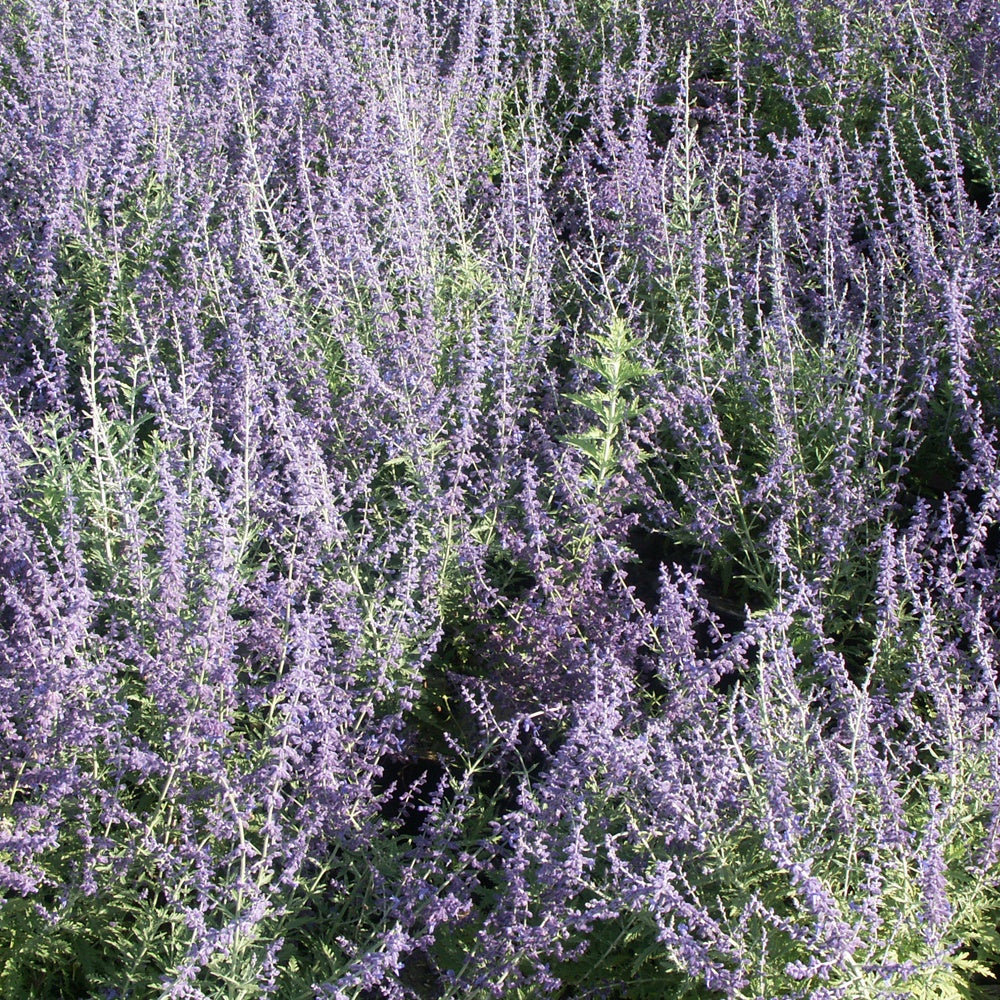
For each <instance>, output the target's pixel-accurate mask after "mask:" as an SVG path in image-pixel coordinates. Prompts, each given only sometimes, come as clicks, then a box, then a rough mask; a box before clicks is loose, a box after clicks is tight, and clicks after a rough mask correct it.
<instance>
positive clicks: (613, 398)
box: [563, 316, 652, 490]
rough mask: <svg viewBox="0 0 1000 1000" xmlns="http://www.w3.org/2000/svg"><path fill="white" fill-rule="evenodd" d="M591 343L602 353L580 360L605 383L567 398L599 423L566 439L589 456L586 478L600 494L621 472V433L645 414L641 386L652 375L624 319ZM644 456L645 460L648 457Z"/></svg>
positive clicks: (618, 319) (615, 320)
mask: <svg viewBox="0 0 1000 1000" xmlns="http://www.w3.org/2000/svg"><path fill="white" fill-rule="evenodd" d="M590 339H591V340H592V341H593V342H594V344H595V345H596V347H597V351H596V353H594V354H592V355H590V356H589V357H580V356H576V357H574V360H575V361H576V362H577V363H579V364H581V365H583V366H584V367H585V368H589V369H590V370H591V371H592V372H596V373H597V374H598V375H599V376H600V377H601V380H602V383H601V385H599V386H598V387H597V388H594V389H589V390H588V391H586V392H571V393H565V397H566V398H567V399H569V400H571V401H572V402H574V403H578V404H579V405H580V406H583V407H585V408H586V409H588V410H590V412H591V413H593V414H594V416H595V417H597V421H598V422H597V423H596V424H594V425H593V426H591V427H589V428H588V429H587V430H585V431H584V432H583V433H582V434H568V435H566V436H565V437H564V438H563V440H564V441H565V442H566V443H567V444H571V445H573V447H574V448H576V449H578V450H579V451H580V452H582V453H583V454H584V455H585V456H586V457H587V459H588V460H589V461H588V463H587V467H586V470H585V473H584V474H585V476H586V478H587V480H588V481H589V482H591V483H592V484H593V485H594V486H596V488H597V489H598V490H600V489H602V488H603V487H604V486H605V484H606V483H607V482H608V480H609V479H611V477H612V476H613V475H614V474H615V473H616V472H617V471H618V470H619V468H620V465H621V452H622V450H621V432H622V431H623V429H624V428H625V425H626V424H627V422H628V421H629V420H630V419H631V418H632V417H635V416H638V415H639V414H640V413H641V412H642V410H643V406H642V404H640V403H637V402H636V401H635V390H636V386H637V384H638V383H639V382H640V381H641V380H642V379H644V378H646V377H647V376H649V375H651V374H652V371H650V369H648V368H644V367H643V366H642V365H641V364H639V363H638V362H637V361H635V360H634V357H635V353H636V351H637V350H638V347H639V341H638V339H637V338H635V337H633V336H632V334H631V333H630V332H629V328H628V324H627V323H626V322H625V320H624V319H622V318H621V317H620V316H614V317H612V319H611V322H610V324H609V330H608V333H592V334H590ZM640 457H645V456H644V454H643V453H642V452H640Z"/></svg>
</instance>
